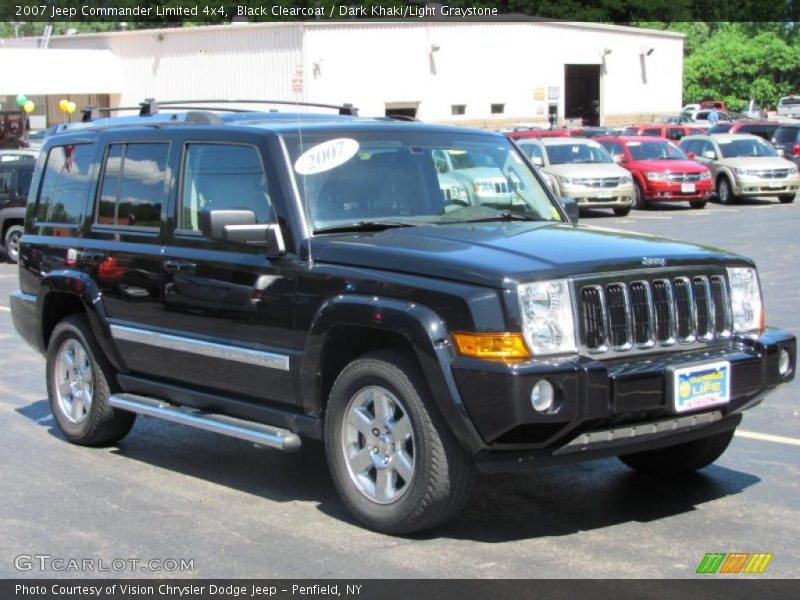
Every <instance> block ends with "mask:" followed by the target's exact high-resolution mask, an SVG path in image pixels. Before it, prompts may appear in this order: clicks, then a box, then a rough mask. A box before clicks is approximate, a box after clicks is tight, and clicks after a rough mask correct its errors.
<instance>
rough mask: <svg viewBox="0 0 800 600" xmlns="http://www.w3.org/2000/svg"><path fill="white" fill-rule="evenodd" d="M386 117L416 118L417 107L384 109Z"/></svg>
mask: <svg viewBox="0 0 800 600" xmlns="http://www.w3.org/2000/svg"><path fill="white" fill-rule="evenodd" d="M386 116H387V117H410V118H412V119H416V118H417V107H416V106H398V107H393V108H388V107H387V108H386Z"/></svg>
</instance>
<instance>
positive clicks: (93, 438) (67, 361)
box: [47, 315, 136, 446]
mask: <svg viewBox="0 0 800 600" xmlns="http://www.w3.org/2000/svg"><path fill="white" fill-rule="evenodd" d="M115 387H116V380H115V377H114V371H113V369H112V368H111V365H109V364H108V361H107V360H106V358H105V356H104V355H103V352H102V351H101V350H100V348H99V346H98V345H97V342H96V341H95V339H94V336H93V335H92V331H91V329H90V327H89V322H88V320H87V319H86V317H85V316H84V315H70V316H69V317H67V318H65V319H64V320H63V321H61V322H60V323H59V324H58V325H56V327H55V329H54V330H53V334H52V336H51V337H50V344H49V346H48V348H47V395H48V397H49V400H50V410H51V411H52V412H53V417H54V418H55V420H56V425H57V426H58V428H59V430H60V431H61V433H63V434H64V437H65V438H67V440H68V441H69V442H72V443H73V444H78V445H81V446H104V445H108V444H113V443H114V442H117V441H119V440H121V439H122V438H123V437H125V436H126V435H127V434H128V432H129V431H130V430H131V427H133V422H134V421H135V419H136V415H135V414H134V413H130V412H126V411H122V410H116V409H113V408H111V407H110V406H109V404H108V398H109V396H110V395H111V394H112V391H114V388H115Z"/></svg>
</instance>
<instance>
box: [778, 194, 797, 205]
mask: <svg viewBox="0 0 800 600" xmlns="http://www.w3.org/2000/svg"><path fill="white" fill-rule="evenodd" d="M794 198H795V194H783V195H781V196H778V200H780V202H781V204H791V203H792V202H794Z"/></svg>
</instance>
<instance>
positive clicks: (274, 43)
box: [0, 20, 683, 127]
mask: <svg viewBox="0 0 800 600" xmlns="http://www.w3.org/2000/svg"><path fill="white" fill-rule="evenodd" d="M26 43H27V44H28V45H35V40H28V41H25V40H5V46H6V47H8V46H20V45H25V44H26ZM49 48H50V49H51V50H59V51H63V50H78V49H80V50H106V51H110V53H111V54H113V55H114V57H116V59H117V60H118V62H119V69H120V72H119V73H115V74H113V75H114V76H112V77H109V76H108V73H107V72H103V71H102V69H100V68H95V67H94V65H93V64H92V63H91V62H89V63H87V62H86V59H84V61H83V62H81V61H77V60H76V61H75V63H74V68H75V69H80V70H86V71H88V72H90V73H91V72H93V70H94V76H95V79H96V88H95V89H94V90H93V95H94V99H97V98H100V99H101V100H102V99H105V97H106V96H105V95H107V98H108V101H109V102H110V103H111V104H112V105H115V106H130V105H136V104H138V103H139V102H140V101H141V100H142V99H144V98H145V97H153V98H156V99H162V100H176V99H178V100H185V99H213V98H230V99H238V98H257V99H276V100H301V101H309V102H325V103H335V104H341V103H344V102H350V103H353V104H354V105H356V106H358V107H359V109H360V114H363V115H384V114H387V113H391V112H399V113H404V114H412V115H415V116H416V117H418V118H420V119H422V120H425V121H435V122H455V123H464V124H470V125H480V126H487V127H498V126H500V125H508V124H511V123H519V122H542V123H546V122H547V120H548V114H549V113H550V112H553V113H555V114H556V115H557V118H558V120H559V122H564V120H565V119H568V120H569V119H579V118H581V117H583V118H586V119H590V120H595V121H598V122H599V123H601V124H606V125H618V124H622V123H630V122H634V121H645V122H646V121H650V120H651V119H653V118H654V117H657V116H660V115H666V114H671V113H672V114H674V113H677V112H678V111H679V110H680V107H681V99H682V98H681V93H682V79H683V71H682V65H683V36H682V35H681V34H675V33H670V32H663V31H654V30H646V29H638V28H631V27H620V26H612V25H603V24H591V23H563V22H559V23H551V22H543V21H519V22H496V23H494V22H469V21H467V22H465V21H461V20H459V21H453V22H441V21H439V22H412V23H397V22H392V23H390V22H364V21H312V22H302V23H257V24H241V25H238V24H237V25H228V26H209V27H193V28H177V29H159V30H135V31H122V32H116V33H97V34H85V35H56V36H52V37H51V38H50V40H49ZM51 50H36V49H30V50H28V52H37V53H41V52H50V51H51ZM4 52H5V51H4V50H3V49H0V61H3V58H2V57H3V53H4ZM62 54H63V53H62ZM105 60H106V64H107V58H106V59H105ZM3 62H4V63H5V62H6V61H3ZM106 70H107V68H106ZM73 73H74V71H73ZM28 76H29V77H34V78H35V79H37V80H40V79H44V80H45V81H46V80H47V78H48V75H47V74H46V73H43V72H41V71H39V72H35V73H29V75H28ZM57 80H58V82H59V83H57V85H60V86H62V87H64V86H68V85H69V83H68V81H67V82H65V81H64V77H63V73H62V76H61V77H59V78H57ZM17 81H18V80H17ZM15 85H16V86H17V88H18V87H20V86H21V85H23V84H20V83H15ZM53 85H56V82H55V81H54V82H53ZM5 87H7V86H4V85H3V84H2V82H0V96H2V94H8V95H9V96H13V95H16V94H18V93H23V94H24V93H26V92H25V90H24V89H16V88H15V89H5ZM39 93H41V92H39ZM71 93H73V90H70V89H55V88H51V90H50V92H49V93H48V94H47V98H46V100H45V103H46V104H47V105H48V106H50V105H52V104H57V103H58V100H59V99H60V98H62V97H67V96H68V95H69V94H71ZM76 93H81V94H86V93H87V92H86V90H85V85H83V87H82V89H81V90H80V91H79V92H76ZM0 101H2V99H1V98H0ZM50 115H56V116H58V113H57V112H53V110H52V109H51V110H50V111H49V112H48V116H50ZM50 120H52V119H50Z"/></svg>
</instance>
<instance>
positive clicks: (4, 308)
mask: <svg viewBox="0 0 800 600" xmlns="http://www.w3.org/2000/svg"><path fill="white" fill-rule="evenodd" d="M0 310H2V311H3V312H11V309H10V308H8V307H7V306H0Z"/></svg>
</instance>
